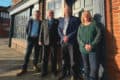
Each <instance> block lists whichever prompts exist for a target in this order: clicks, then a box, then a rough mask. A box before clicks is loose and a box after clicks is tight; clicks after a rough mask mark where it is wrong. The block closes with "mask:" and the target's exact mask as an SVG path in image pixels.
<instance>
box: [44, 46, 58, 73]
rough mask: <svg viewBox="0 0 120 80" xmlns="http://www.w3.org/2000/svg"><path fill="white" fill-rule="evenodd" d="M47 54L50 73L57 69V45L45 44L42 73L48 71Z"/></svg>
mask: <svg viewBox="0 0 120 80" xmlns="http://www.w3.org/2000/svg"><path fill="white" fill-rule="evenodd" d="M49 54H51V70H52V73H56V71H57V46H56V45H47V46H46V45H45V46H44V54H43V59H42V61H43V62H42V73H43V74H46V73H47V72H48V60H49Z"/></svg>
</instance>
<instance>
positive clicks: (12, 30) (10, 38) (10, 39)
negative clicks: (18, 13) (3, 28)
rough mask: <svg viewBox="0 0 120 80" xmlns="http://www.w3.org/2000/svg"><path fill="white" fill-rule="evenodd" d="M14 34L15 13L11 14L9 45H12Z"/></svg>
mask: <svg viewBox="0 0 120 80" xmlns="http://www.w3.org/2000/svg"><path fill="white" fill-rule="evenodd" d="M13 34H14V15H11V19H10V31H9V44H8V47H11V43H12V37H13Z"/></svg>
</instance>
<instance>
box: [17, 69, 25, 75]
mask: <svg viewBox="0 0 120 80" xmlns="http://www.w3.org/2000/svg"><path fill="white" fill-rule="evenodd" d="M26 73H27V70H21V72H20V73H18V74H17V75H16V76H22V75H24V74H26Z"/></svg>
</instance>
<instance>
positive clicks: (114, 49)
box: [106, 0, 120, 80]
mask: <svg viewBox="0 0 120 80" xmlns="http://www.w3.org/2000/svg"><path fill="white" fill-rule="evenodd" d="M106 26H107V27H106V42H107V56H108V57H107V63H108V64H107V69H108V70H107V71H108V77H109V80H120V0H106Z"/></svg>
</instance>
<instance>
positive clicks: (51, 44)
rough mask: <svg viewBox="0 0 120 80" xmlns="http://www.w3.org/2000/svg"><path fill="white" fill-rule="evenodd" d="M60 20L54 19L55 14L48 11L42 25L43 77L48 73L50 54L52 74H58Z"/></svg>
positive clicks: (40, 40)
mask: <svg viewBox="0 0 120 80" xmlns="http://www.w3.org/2000/svg"><path fill="white" fill-rule="evenodd" d="M57 28H58V20H56V19H54V12H53V11H52V10H49V11H48V14H47V19H46V20H44V21H43V22H42V24H41V29H40V30H41V31H40V37H39V44H40V45H43V46H44V55H43V60H42V69H41V72H42V74H41V77H44V76H46V75H47V73H48V60H49V53H50V54H51V63H52V66H51V68H52V73H53V74H54V75H56V74H57V42H58V31H57Z"/></svg>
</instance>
